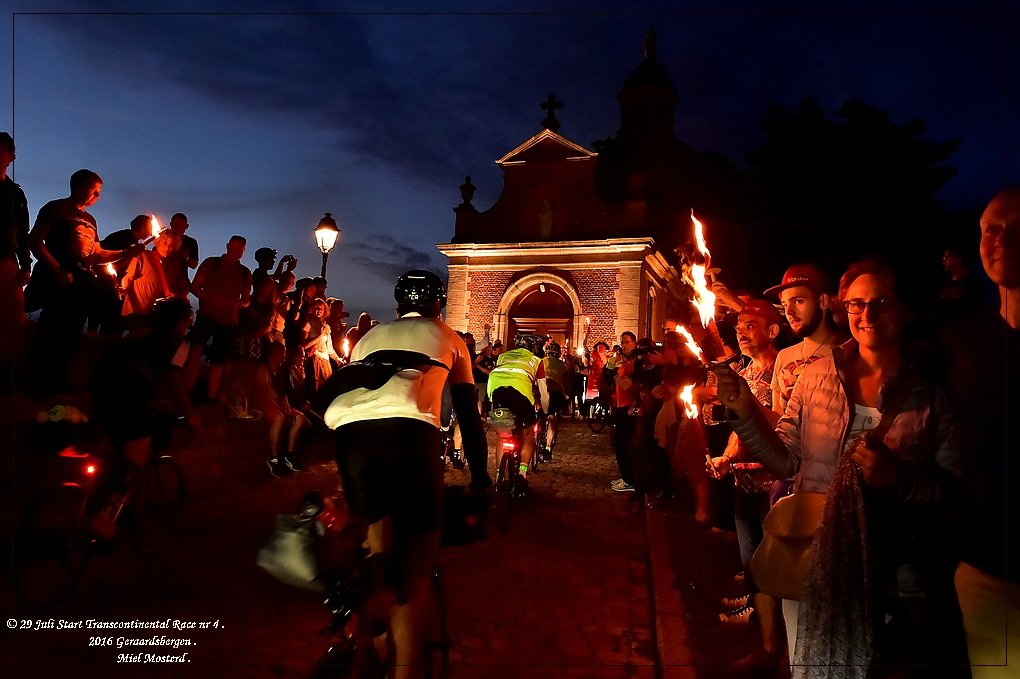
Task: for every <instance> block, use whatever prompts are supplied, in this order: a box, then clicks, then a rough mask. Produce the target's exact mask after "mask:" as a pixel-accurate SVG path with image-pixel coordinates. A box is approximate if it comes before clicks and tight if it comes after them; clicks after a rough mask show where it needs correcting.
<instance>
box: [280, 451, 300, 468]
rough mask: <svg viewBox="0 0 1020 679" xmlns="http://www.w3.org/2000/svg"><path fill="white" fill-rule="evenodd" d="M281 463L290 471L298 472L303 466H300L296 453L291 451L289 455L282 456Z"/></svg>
mask: <svg viewBox="0 0 1020 679" xmlns="http://www.w3.org/2000/svg"><path fill="white" fill-rule="evenodd" d="M283 463H284V464H285V465H287V469H289V470H291V471H292V472H299V471H301V470H302V469H304V467H302V466H301V462H300V461H299V460H298V456H297V453H291V454H290V455H284V456H283Z"/></svg>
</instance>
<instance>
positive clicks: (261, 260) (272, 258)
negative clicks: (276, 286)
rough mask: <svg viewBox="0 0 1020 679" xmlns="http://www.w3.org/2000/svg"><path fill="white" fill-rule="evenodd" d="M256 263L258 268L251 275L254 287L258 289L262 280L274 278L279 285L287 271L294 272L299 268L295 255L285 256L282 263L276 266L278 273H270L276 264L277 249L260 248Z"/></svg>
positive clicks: (257, 252)
mask: <svg viewBox="0 0 1020 679" xmlns="http://www.w3.org/2000/svg"><path fill="white" fill-rule="evenodd" d="M255 263H256V264H258V266H257V267H255V270H254V271H252V274H251V283H252V287H258V284H259V281H260V280H261V279H262V278H272V279H273V280H274V281H276V282H277V283H279V282H280V277H281V276H282V275H283V272H284V271H285V270H286V271H293V270H294V267H296V266H297V259H295V258H294V256H293V255H284V256H283V259H281V260H280V263H279V264H277V265H276V271H273V272H272V273H270V271H271V270H272V268H273V264H276V248H259V249H258V250H256V251H255ZM284 265H286V269H284Z"/></svg>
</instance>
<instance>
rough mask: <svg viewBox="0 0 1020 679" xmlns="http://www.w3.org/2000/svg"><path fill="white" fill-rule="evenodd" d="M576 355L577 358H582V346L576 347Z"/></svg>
mask: <svg viewBox="0 0 1020 679" xmlns="http://www.w3.org/2000/svg"><path fill="white" fill-rule="evenodd" d="M577 355H578V357H579V358H584V347H578V348H577Z"/></svg>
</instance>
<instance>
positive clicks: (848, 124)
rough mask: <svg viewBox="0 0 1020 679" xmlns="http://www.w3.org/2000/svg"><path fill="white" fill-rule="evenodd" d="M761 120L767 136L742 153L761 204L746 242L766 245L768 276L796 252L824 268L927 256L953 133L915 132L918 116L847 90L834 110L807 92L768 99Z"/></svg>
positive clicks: (935, 253) (938, 231) (939, 222)
mask: <svg viewBox="0 0 1020 679" xmlns="http://www.w3.org/2000/svg"><path fill="white" fill-rule="evenodd" d="M762 126H763V129H764V130H765V132H766V133H767V134H768V139H767V140H766V141H765V142H764V143H763V144H761V145H760V146H759V147H757V148H756V149H754V150H753V151H752V152H751V153H750V154H748V157H747V160H748V162H749V164H750V167H751V169H752V172H753V174H754V176H755V178H756V179H757V183H758V185H759V187H760V189H761V192H762V194H761V195H762V196H763V197H764V200H765V202H766V204H767V206H768V207H767V216H766V217H765V218H764V219H763V220H762V223H761V224H759V228H758V229H754V230H753V232H752V233H750V234H749V238H750V240H751V241H752V242H751V243H749V245H750V246H752V247H754V248H756V251H757V252H759V253H762V254H764V253H769V258H770V260H772V263H774V264H775V267H769V268H772V271H771V279H774V278H775V277H776V275H777V272H778V275H781V272H782V270H783V268H785V266H786V265H788V264H789V263H790V262H791V261H792V260H793V259H801V258H806V259H813V260H816V261H818V262H819V263H820V264H822V265H823V266H825V267H826V268H828V269H829V270H830V271H831V272H832V273H833V274H837V273H838V272H839V271H841V270H842V268H843V267H844V266H845V265H846V264H847V263H848V262H849V261H851V260H853V259H856V258H858V257H860V256H862V255H865V254H884V255H887V256H890V257H891V258H893V259H895V260H905V261H908V262H911V263H913V264H914V265H920V266H928V265H936V264H937V262H938V258H939V256H940V255H941V252H940V251H939V247H940V245H939V241H941V240H942V238H941V235H942V233H943V229H944V227H945V224H946V222H947V220H948V219H949V216H948V215H947V213H946V211H945V209H944V208H943V206H942V205H941V203H940V202H939V201H938V199H937V198H936V197H935V193H936V192H937V191H938V190H939V188H940V187H942V185H943V184H945V183H946V181H948V180H949V179H950V178H951V177H952V176H953V174H954V173H955V169H954V168H952V167H950V166H948V165H946V164H945V163H946V161H947V159H948V158H949V157H950V155H951V154H952V153H953V152H954V151H955V150H956V149H957V147H958V146H959V141H958V140H950V141H943V142H937V141H932V140H929V139H924V138H923V137H922V135H923V134H924V129H925V126H924V122H923V121H921V120H912V121H909V122H907V123H904V124H897V123H895V122H893V121H892V120H890V117H889V114H888V112H886V111H882V110H880V109H878V108H875V107H874V106H871V105H869V104H867V103H865V102H863V101H860V100H857V99H854V100H851V101H848V102H846V103H845V104H843V105H842V106H841V107H840V109H839V110H838V111H837V113H836V116H835V118H834V119H833V118H830V117H828V116H827V115H826V113H825V112H824V111H823V110H822V109H821V107H820V106H819V105H818V104H817V103H816V102H815V101H814V100H812V99H808V100H806V101H804V102H803V104H801V106H800V108H799V109H798V110H796V111H794V110H790V109H786V108H783V107H780V106H772V107H771V109H770V110H769V113H768V116H767V117H766V119H765V120H764V122H763V123H762ZM762 227H763V228H762ZM919 273H921V271H919Z"/></svg>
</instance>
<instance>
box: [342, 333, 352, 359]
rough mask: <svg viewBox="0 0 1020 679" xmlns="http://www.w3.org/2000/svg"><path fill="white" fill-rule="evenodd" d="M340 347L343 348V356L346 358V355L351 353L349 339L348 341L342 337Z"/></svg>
mask: <svg viewBox="0 0 1020 679" xmlns="http://www.w3.org/2000/svg"><path fill="white" fill-rule="evenodd" d="M340 347H341V348H342V349H343V351H344V358H347V357H348V356H350V355H351V341H350V340H349V339H347V338H346V337H344V341H343V343H342V344H341V345H340Z"/></svg>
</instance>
